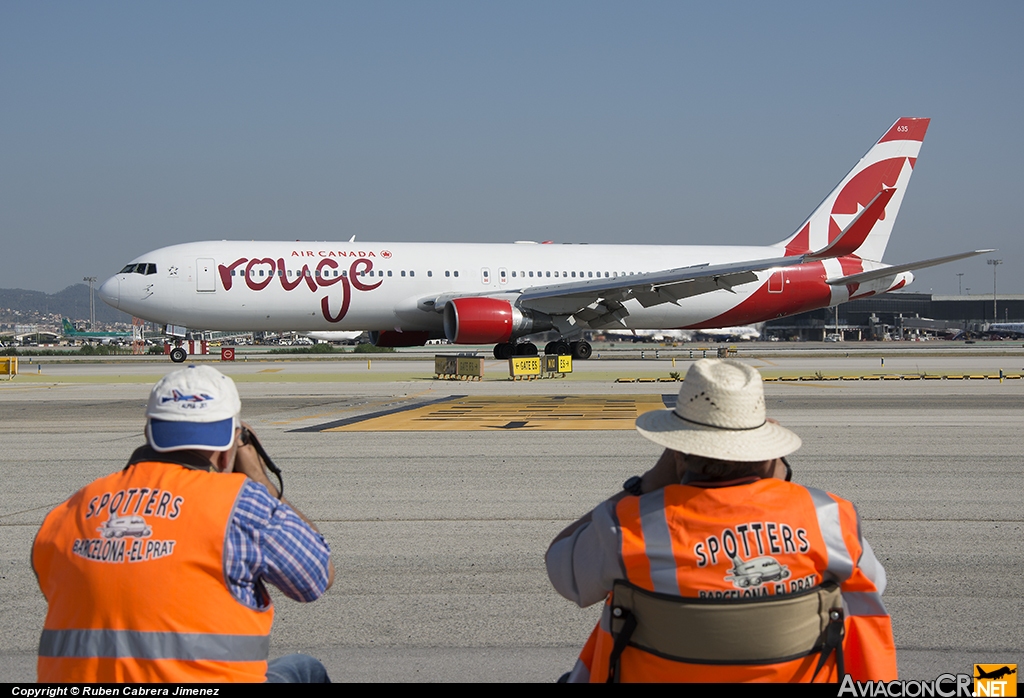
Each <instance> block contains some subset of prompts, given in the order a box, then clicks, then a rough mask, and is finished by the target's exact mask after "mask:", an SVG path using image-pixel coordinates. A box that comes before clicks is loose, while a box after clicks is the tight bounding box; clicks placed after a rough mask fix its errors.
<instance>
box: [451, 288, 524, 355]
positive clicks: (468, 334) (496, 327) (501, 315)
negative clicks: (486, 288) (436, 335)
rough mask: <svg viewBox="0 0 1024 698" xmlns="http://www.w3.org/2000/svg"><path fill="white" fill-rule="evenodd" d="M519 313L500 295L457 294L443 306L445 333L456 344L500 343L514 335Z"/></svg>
mask: <svg viewBox="0 0 1024 698" xmlns="http://www.w3.org/2000/svg"><path fill="white" fill-rule="evenodd" d="M516 314H518V313H515V312H514V310H513V308H512V304H511V303H509V302H508V301H503V300H500V299H497V298H456V299H455V300H453V301H451V302H449V303H448V304H447V305H446V306H445V307H444V334H445V336H446V337H447V338H448V341H449V342H454V343H455V344H492V343H493V344H501V343H503V342H507V341H508V340H509V339H511V337H512V331H513V330H514V329H515V325H516V324H517V318H516V317H514V316H515V315H516ZM520 318H521V316H520Z"/></svg>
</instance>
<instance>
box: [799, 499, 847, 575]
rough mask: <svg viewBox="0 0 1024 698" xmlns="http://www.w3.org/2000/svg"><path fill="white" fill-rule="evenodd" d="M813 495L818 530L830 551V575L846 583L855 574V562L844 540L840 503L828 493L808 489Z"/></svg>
mask: <svg viewBox="0 0 1024 698" xmlns="http://www.w3.org/2000/svg"><path fill="white" fill-rule="evenodd" d="M806 489H807V491H808V492H810V493H811V500H812V501H813V502H814V510H815V512H816V513H817V514H818V528H819V529H821V537H822V538H823V539H824V540H825V548H826V550H827V551H828V569H827V571H828V573H829V574H831V575H832V578H833V579H834V580H835V581H837V582H844V581H846V580H847V579H849V578H850V575H851V574H853V560H851V559H850V551H849V550H847V549H846V541H845V540H843V525H842V522H840V520H839V502H837V501H836V500H834V499H832V498H831V497H829V496H828V492H825V491H823V490H816V489H814V488H813V487H807V488H806Z"/></svg>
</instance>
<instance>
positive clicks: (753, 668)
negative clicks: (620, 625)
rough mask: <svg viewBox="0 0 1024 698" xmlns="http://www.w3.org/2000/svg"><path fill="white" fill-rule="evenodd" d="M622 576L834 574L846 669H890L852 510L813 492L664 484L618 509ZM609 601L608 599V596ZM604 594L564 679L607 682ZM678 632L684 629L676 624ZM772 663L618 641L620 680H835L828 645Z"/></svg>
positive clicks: (860, 673)
mask: <svg viewBox="0 0 1024 698" xmlns="http://www.w3.org/2000/svg"><path fill="white" fill-rule="evenodd" d="M615 515H616V517H617V519H618V524H619V531H620V540H621V561H622V566H623V568H624V571H625V574H626V578H627V581H629V582H631V583H632V584H634V585H636V586H638V587H641V588H643V589H647V590H649V591H653V592H657V593H662V594H670V595H674V596H682V597H690V598H705V599H708V598H711V599H731V598H758V597H765V598H770V597H772V596H775V595H778V594H787V593H791V592H794V591H799V590H801V589H806V588H809V587H814V586H817V585H819V584H821V583H822V582H823V581H825V580H833V581H835V582H838V583H839V584H840V589H841V591H842V596H843V606H844V610H845V637H844V638H843V652H844V659H845V671H846V673H848V674H850V675H851V676H852V677H853V678H854V679H855V680H859V681H865V680H883V681H890V680H893V679H895V678H896V648H895V644H894V641H893V636H892V625H891V623H890V619H889V615H888V613H887V612H886V610H885V607H884V606H883V605H882V600H881V598H880V596H879V594H878V589H877V587H876V586H875V584H874V583H873V582H872V581H871V579H869V578H868V577H867V575H865V573H864V572H863V571H862V570H861V569H860V567H859V566H858V562H859V561H860V558H861V553H862V550H863V548H862V544H861V538H860V525H859V521H858V518H857V511H856V509H855V508H854V506H853V504H851V503H850V502H848V501H846V500H844V499H841V498H839V497H836V496H835V495H833V494H830V493H828V492H824V491H822V490H817V489H813V488H810V487H803V486H801V485H797V484H795V483H791V482H785V481H783V480H778V479H773V478H769V479H761V480H757V481H754V482H747V483H745V484H738V485H732V486H710V487H709V486H701V485H671V486H669V487H665V488H664V489H660V490H657V491H655V492H651V493H649V494H645V495H643V496H640V497H631V496H627V497H625V498H623V499H621V500H620V501H619V502H618V503H617V505H616V507H615ZM609 601H610V599H609ZM609 609H610V605H609V603H606V604H605V609H604V613H603V615H602V617H601V620H600V622H599V623H598V625H597V627H595V628H594V630H593V632H592V633H591V635H590V638H589V639H588V640H587V643H586V645H585V646H584V648H583V651H582V652H581V654H580V658H579V661H578V662H577V664H576V668H575V669H574V670H573V672H572V675H571V677H570V681H588V680H589V681H591V682H595V683H600V682H604V681H606V680H607V678H608V675H609V673H608V672H609V666H608V665H609V657H610V655H611V652H612V648H613V645H614V639H613V637H612V635H611V633H610V631H609V628H610V619H609ZM680 632H688V630H687V629H686V628H681V629H680ZM819 657H820V655H819V653H817V652H815V653H813V654H811V655H808V656H806V657H801V658H796V659H792V660H789V661H784V662H778V663H773V664H720V663H698V662H694V663H689V662H680V661H676V660H672V659H666V658H663V657H659V656H656V655H654V654H651V653H648V652H645V651H643V650H641V649H639V648H636V647H632V646H627V647H626V649H625V651H623V653H622V655H621V658H620V664H619V679H620V680H621V681H624V682H627V681H659V682H666V681H690V682H722V683H724V682H746V681H774V682H807V681H812V680H816V681H832V682H835V681H839V680H841V678H842V677H839V676H838V671H837V668H836V661H835V655H834V653H833V655H832V657H830V658H829V660H828V661H827V662H826V664H825V666H824V667H823V668H822V669H821V671H820V673H818V675H817V677H816V678H815V677H814V672H815V668H816V667H817V664H818V660H819Z"/></svg>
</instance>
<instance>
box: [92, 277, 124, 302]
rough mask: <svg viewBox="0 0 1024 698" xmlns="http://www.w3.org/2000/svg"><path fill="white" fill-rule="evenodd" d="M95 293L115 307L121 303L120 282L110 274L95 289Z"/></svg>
mask: <svg viewBox="0 0 1024 698" xmlns="http://www.w3.org/2000/svg"><path fill="white" fill-rule="evenodd" d="M97 293H99V294H100V299H102V300H103V302H104V303H106V304H107V305H110V306H113V307H115V308H117V307H118V306H119V305H120V303H121V282H120V281H118V280H117V277H116V276H111V277H110V278H109V279H107V280H106V281H104V282H103V285H102V286H100V287H99V288H98V289H97Z"/></svg>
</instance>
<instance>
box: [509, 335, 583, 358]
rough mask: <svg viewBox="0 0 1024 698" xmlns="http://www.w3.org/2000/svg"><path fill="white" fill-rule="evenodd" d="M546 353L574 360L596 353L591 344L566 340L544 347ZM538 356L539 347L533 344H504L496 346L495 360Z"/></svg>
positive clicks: (550, 343)
mask: <svg viewBox="0 0 1024 698" xmlns="http://www.w3.org/2000/svg"><path fill="white" fill-rule="evenodd" d="M544 353H545V354H548V355H552V354H557V355H559V356H565V355H567V354H571V355H572V358H574V359H580V360H586V359H589V358H590V357H591V355H592V354H593V353H594V349H593V348H592V347H591V346H590V343H589V342H566V341H565V340H564V339H559V340H557V341H554V342H548V343H547V344H546V345H545V346H544ZM537 354H538V351H537V345H536V344H533V343H532V342H522V343H520V344H511V343H509V342H503V343H502V344H495V345H494V358H496V359H501V360H507V359H511V358H512V357H513V356H537Z"/></svg>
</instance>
